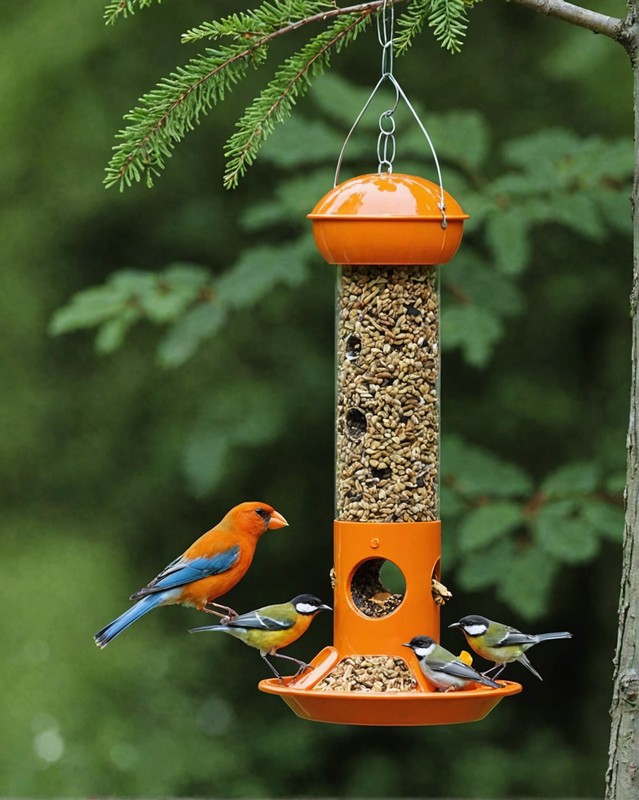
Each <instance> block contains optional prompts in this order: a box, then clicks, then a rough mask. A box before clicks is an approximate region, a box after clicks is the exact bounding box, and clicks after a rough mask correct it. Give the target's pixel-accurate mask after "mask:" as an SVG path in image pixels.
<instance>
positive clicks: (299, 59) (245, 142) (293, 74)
mask: <svg viewBox="0 0 639 800" xmlns="http://www.w3.org/2000/svg"><path fill="white" fill-rule="evenodd" d="M372 14H373V11H369V10H365V11H363V12H360V13H359V14H350V15H347V16H343V17H340V18H339V19H338V20H337V21H336V22H334V23H333V25H331V27H330V28H329V29H328V30H326V31H324V32H323V33H321V34H319V36H316V37H315V38H314V39H312V40H311V41H310V42H308V44H306V45H305V46H304V47H303V48H302V49H301V50H300V51H299V52H298V53H296V54H295V55H294V56H291V57H290V58H289V59H287V60H286V61H285V63H284V66H283V67H282V68H281V69H280V70H279V71H278V72H277V73H276V75H275V77H274V79H273V80H272V81H271V83H270V84H269V85H268V86H267V88H266V89H264V91H263V92H262V93H261V94H260V96H259V97H258V98H257V99H256V100H255V101H254V102H253V103H252V105H251V106H249V108H247V110H246V111H245V113H244V115H243V116H242V118H241V119H240V120H239V121H238V123H237V127H238V130H237V131H236V132H235V133H234V134H233V136H231V138H230V139H229V141H228V142H227V146H226V148H225V155H226V156H227V159H228V161H227V168H226V174H225V176H224V185H225V186H226V187H227V188H232V187H234V186H237V183H238V180H239V178H240V177H242V176H243V175H244V174H245V173H246V170H247V168H248V166H249V165H250V164H252V163H253V161H254V160H255V158H256V156H257V153H258V150H259V148H260V146H261V145H262V143H263V142H264V141H265V140H266V139H267V138H268V136H269V135H270V134H271V133H272V132H273V130H274V128H275V125H276V124H278V123H280V122H284V120H285V119H287V118H288V117H289V116H290V114H291V110H292V107H293V105H294V104H295V101H296V100H297V98H298V97H300V96H301V95H303V94H305V93H306V92H307V91H308V89H309V88H310V85H311V82H312V80H313V78H316V77H319V76H320V75H321V74H322V73H323V72H324V70H325V69H326V68H327V67H328V65H329V63H330V58H331V53H332V51H333V50H335V52H339V51H340V50H341V49H342V48H343V47H344V46H345V45H347V44H350V42H352V41H353V40H354V39H355V38H356V37H357V36H358V35H359V33H361V32H362V31H363V30H364V28H365V27H366V26H367V25H368V23H369V22H370V20H371V16H372Z"/></svg>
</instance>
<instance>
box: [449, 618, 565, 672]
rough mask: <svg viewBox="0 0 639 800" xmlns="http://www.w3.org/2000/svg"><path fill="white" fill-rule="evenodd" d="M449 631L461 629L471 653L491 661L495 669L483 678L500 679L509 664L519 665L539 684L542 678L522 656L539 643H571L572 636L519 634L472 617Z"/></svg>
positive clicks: (525, 657)
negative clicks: (487, 676)
mask: <svg viewBox="0 0 639 800" xmlns="http://www.w3.org/2000/svg"><path fill="white" fill-rule="evenodd" d="M448 627H449V628H460V629H461V630H462V631H463V633H464V635H465V636H466V641H467V642H468V644H469V645H470V646H471V647H472V648H473V650H474V651H475V652H476V653H477V654H478V655H480V656H481V657H482V658H485V659H486V660H488V661H494V662H495V666H494V667H491V668H490V669H488V670H486V672H485V673H484V675H486V674H488V673H490V672H494V671H495V670H496V672H495V674H494V675H493V678H496V677H497V676H498V675H501V673H502V672H503V670H504V669H505V668H506V664H509V663H510V662H511V661H519V662H520V663H521V664H523V665H524V667H526V668H527V669H529V670H530V671H531V672H532V674H533V675H535V676H536V677H537V678H539V680H540V681H541V680H543V678H542V677H541V675H540V674H539V673H538V672H537V670H536V669H535V668H534V667H533V665H532V664H531V663H530V661H529V660H528V657H527V656H526V655H525V653H526V650H529V649H530V648H531V647H532V646H533V645H535V644H539V642H545V641H549V640H550V639H572V633H568V631H561V632H560V633H537V634H534V633H522V632H521V631H518V630H517V629H516V628H511V627H510V625H502V624H501V623H500V622H493V621H492V620H490V619H486V617H480V616H478V615H477V614H471V615H469V616H467V617H462V619H460V620H459V622H453V624H452V625H449V626H448Z"/></svg>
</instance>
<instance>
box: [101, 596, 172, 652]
mask: <svg viewBox="0 0 639 800" xmlns="http://www.w3.org/2000/svg"><path fill="white" fill-rule="evenodd" d="M163 600H166V596H165V595H164V594H163V593H162V592H158V593H157V594H148V595H147V596H146V597H143V598H142V599H141V600H139V601H138V602H137V603H136V604H135V605H134V606H131V608H129V609H128V610H127V611H125V612H124V614H120V616H119V617H118V618H117V619H114V620H113V622H109V624H108V625H106V626H105V627H104V628H102V630H101V631H98V632H97V633H96V634H95V636H94V637H93V638H94V639H95V643H96V644H97V646H98V647H100V648H102V647H106V646H107V645H108V644H109V642H110V641H111V639H115V637H116V636H118V634H120V633H122V631H123V630H125V628H128V627H129V625H132V624H133V623H134V622H135V621H136V619H139V618H140V617H141V616H143V615H144V614H146V613H147V612H148V611H151V609H152V608H156V607H157V606H159V605H162V601H163Z"/></svg>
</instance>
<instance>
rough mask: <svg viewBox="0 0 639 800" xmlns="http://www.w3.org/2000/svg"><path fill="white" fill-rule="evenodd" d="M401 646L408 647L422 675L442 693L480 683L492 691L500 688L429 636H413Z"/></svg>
mask: <svg viewBox="0 0 639 800" xmlns="http://www.w3.org/2000/svg"><path fill="white" fill-rule="evenodd" d="M403 646H404V647H410V649H411V650H412V651H413V652H414V653H415V655H416V656H417V658H418V660H419V666H420V668H421V671H422V672H423V673H424V675H425V676H426V677H427V678H428V680H429V681H430V682H431V683H434V684H435V686H436V687H437V688H438V689H441V690H442V691H444V692H455V691H457V690H458V689H466V688H468V686H469V685H470V684H471V683H482V684H484V686H490V687H491V688H492V689H499V688H500V687H499V684H498V683H495V681H493V680H491V679H490V678H485V677H484V676H483V675H481V674H480V673H479V672H477V670H474V669H473V668H472V667H471V666H469V665H468V664H465V663H464V662H463V661H461V660H460V659H459V658H457V656H454V655H453V654H452V653H451V652H449V651H448V650H446V649H445V648H444V647H442V646H441V645H439V644H437V642H436V641H435V640H434V639H431V638H430V636H413V638H412V639H411V640H410V642H407V643H406V644H404V645H403Z"/></svg>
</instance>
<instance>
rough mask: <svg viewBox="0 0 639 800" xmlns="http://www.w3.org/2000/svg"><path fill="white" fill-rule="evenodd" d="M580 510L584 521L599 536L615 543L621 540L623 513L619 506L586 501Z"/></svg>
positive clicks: (598, 501)
mask: <svg viewBox="0 0 639 800" xmlns="http://www.w3.org/2000/svg"><path fill="white" fill-rule="evenodd" d="M581 510H582V516H583V518H584V520H585V521H586V522H587V523H588V524H589V525H591V526H592V527H593V528H594V529H595V530H596V531H597V532H598V533H599V534H600V535H601V536H604V537H605V538H607V539H612V540H613V541H615V542H621V541H622V540H623V531H624V511H623V508H621V506H617V505H614V504H613V503H606V502H604V501H602V500H587V501H586V502H584V503H583V505H582V507H581Z"/></svg>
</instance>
